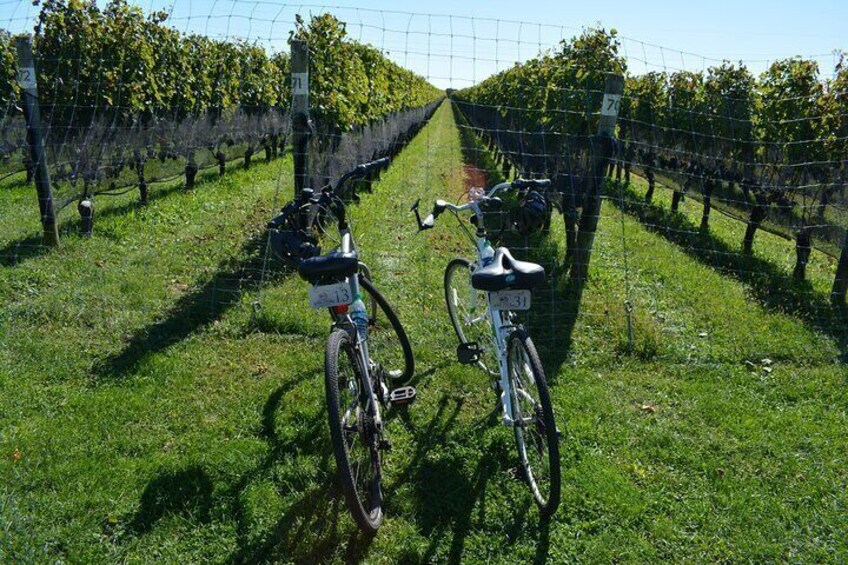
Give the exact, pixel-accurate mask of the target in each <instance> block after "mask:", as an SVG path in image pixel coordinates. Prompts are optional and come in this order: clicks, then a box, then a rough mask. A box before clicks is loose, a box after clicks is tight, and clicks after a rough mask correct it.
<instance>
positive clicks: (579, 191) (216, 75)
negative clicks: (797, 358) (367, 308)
mask: <svg viewBox="0 0 848 565" xmlns="http://www.w3.org/2000/svg"><path fill="white" fill-rule="evenodd" d="M0 26H2V27H5V28H8V31H3V32H2V33H0V45H2V52H1V53H0V55H2V61H3V69H2V72H0V79H2V82H0V108H2V114H0V178H2V180H0V187H2V188H1V189H2V190H12V189H13V188H12V187H15V188H14V189H15V190H20V187H21V186H23V185H30V183H33V182H34V180H36V179H34V177H35V175H36V172H35V169H36V168H35V164H34V162H33V157H32V152H31V147H30V144H28V143H27V135H26V131H27V126H26V119H25V117H24V115H23V112H22V111H21V99H22V96H24V94H23V91H22V89H21V86H20V84H23V83H22V82H21V81H22V80H24V79H23V78H22V75H21V74H20V73H19V71H20V69H19V68H18V65H17V62H16V61H17V58H18V54H17V52H16V48H15V39H14V38H13V35H12V34H16V33H20V32H28V33H34V37H33V47H34V52H35V57H36V62H37V64H36V76H35V80H34V84H35V86H37V91H38V98H37V99H38V103H39V105H40V108H41V124H40V126H41V128H42V129H43V131H44V146H45V150H46V161H47V165H48V171H49V176H50V183H51V185H52V193H53V207H54V209H55V210H56V212H57V214H58V217H59V222H60V224H61V225H62V226H63V229H64V230H66V231H68V232H73V231H74V230H77V229H78V226H77V224H76V218H75V212H74V211H73V210H72V208H73V207H72V206H71V205H73V204H76V205H77V206H76V207H77V208H78V209H79V210H80V213H81V214H82V213H83V210H82V208H83V206H82V203H84V202H87V203H88V204H87V205H89V206H90V205H92V203H94V205H95V207H96V208H100V206H101V205H100V204H98V203H99V202H103V201H104V200H103V199H104V197H105V196H107V195H117V196H121V197H123V198H136V199H137V200H139V202H140V203H141V204H144V203H147V202H148V201H149V200H150V197H149V192H150V191H151V190H153V191H155V190H157V189H156V188H155V186H162V187H165V186H170V185H179V186H182V187H185V188H192V187H193V186H195V184H196V181H195V178H196V176H197V175H198V173H199V172H200V171H203V170H204V169H207V168H209V169H212V170H213V171H212V172H214V171H217V172H218V174H219V175H225V174H226V172H227V170H228V169H230V168H232V167H233V165H231V163H233V162H235V161H239V162H240V163H241V164H242V165H243V168H249V167H250V166H251V165H252V163H253V162H255V161H260V160H266V161H272V160H275V159H277V158H278V157H281V156H283V155H284V154H286V153H287V152H289V153H291V152H293V153H294V165H293V167H294V171H293V172H290V169H288V168H286V167H287V166H283V165H279V167H280V168H279V180H278V181H277V189H276V191H275V195H274V197H273V198H272V199H271V200H270V201H269V202H268V210H267V217H266V218H259V219H258V220H257V218H251V220H252V221H254V222H256V225H257V228H258V230H259V231H258V232H257V233H256V234H254V235H253V236H252V237H253V239H252V240H251V241H253V243H254V244H256V245H258V246H259V247H258V249H259V251H258V252H257V253H259V254H260V255H262V260H261V261H260V263H257V264H255V265H252V266H250V268H249V269H248V270H250V269H255V271H256V272H255V273H254V274H252V275H250V277H253V278H258V279H261V280H265V279H268V278H269V277H270V273H271V271H272V270H274V269H277V268H279V265H278V264H277V262H276V261H277V260H276V259H275V258H274V256H273V255H274V254H273V253H271V252H270V251H269V250H268V249H266V248H265V246H264V244H263V239H264V238H265V237H266V235H265V234H264V233H262V232H261V228H262V226H263V225H264V222H265V221H267V220H269V219H270V218H271V217H272V216H273V210H274V209H279V208H281V207H282V206H283V205H284V204H285V203H286V202H287V201H289V200H290V199H291V198H292V197H293V196H294V193H295V190H294V187H293V186H291V185H290V184H287V183H288V182H289V180H288V178H287V177H290V176H291V175H297V174H303V175H304V177H305V180H304V186H306V187H309V188H312V189H314V190H319V189H320V188H321V187H322V186H325V185H326V184H328V183H332V182H334V181H336V180H338V178H339V177H340V176H341V175H342V174H343V173H344V172H345V171H348V170H350V169H351V168H352V167H354V166H355V165H357V164H358V163H361V162H365V161H371V160H374V159H378V158H381V157H386V156H388V157H392V158H395V157H397V156H398V155H400V154H402V152H403V150H404V148H405V147H408V145H409V143H410V142H411V141H412V140H414V139H415V138H416V136H429V135H431V134H427V133H425V128H426V127H427V124H429V123H430V122H431V121H432V118H433V116H434V113H435V112H437V109H438V108H439V107H440V105H443V106H445V107H449V108H450V121H451V122H452V123H454V124H455V127H457V128H458V135H459V139H460V141H459V143H460V146H461V149H462V155H461V157H459V159H460V161H461V165H462V169H461V171H462V172H461V175H462V176H463V177H464V179H463V181H462V184H463V190H464V192H460V193H457V194H449V193H446V194H445V195H444V196H445V198H449V199H454V200H456V199H462V198H468V195H469V189H472V188H475V187H478V186H482V185H485V186H492V185H493V184H494V183H495V182H496V181H498V180H502V179H512V178H516V177H524V178H549V179H551V181H552V187H551V189H549V190H547V191H544V192H540V191H533V190H531V191H529V192H523V193H521V194H511V195H504V200H505V204H504V206H505V210H506V211H505V212H503V213H502V217H501V218H500V220H499V222H500V224H501V225H500V227H498V228H497V229H492V230H489V235H490V238H491V239H492V241H493V243H494V244H495V245H507V246H509V247H510V248H512V250H513V252H514V254H516V255H518V256H520V257H521V258H524V259H528V260H533V261H536V262H538V263H540V264H542V265H543V266H544V267H545V269H546V272H547V276H548V279H547V280H548V284H547V286H546V288H545V289H541V290H539V291H537V292H536V294H535V295H534V300H535V302H534V304H535V306H534V308H533V309H532V310H531V311H530V313H529V314H527V316H528V319H529V320H530V324H531V327H532V328H533V330H534V334H535V335H534V337H535V339H536V340H537V342H538V343H539V344H540V346H541V347H542V348H543V349H544V351H545V355H546V356H547V357H548V358H549V359H554V360H556V361H559V362H562V361H564V360H565V359H566V358H567V355H568V352H569V351H570V350H571V348H572V347H573V346H574V344H575V343H576V344H578V345H579V346H580V347H583V348H590V347H591V345H590V344H591V342H592V341H591V339H590V338H589V337H588V336H594V338H593V339H596V338H599V337H600V338H602V340H603V341H604V342H605V343H607V344H612V345H611V351H612V352H614V353H616V354H633V353H634V352H641V353H640V354H641V355H644V356H646V357H650V356H652V355H660V354H668V355H672V356H679V357H680V358H681V359H685V360H689V361H691V360H693V359H696V358H700V359H701V360H702V361H708V360H709V359H710V358H711V357H710V352H709V347H708V346H707V347H702V345H703V344H702V343H701V342H702V341H704V340H703V338H699V337H698V336H700V335H701V334H707V335H708V334H709V332H710V331H711V330H710V329H709V328H708V327H707V326H709V327H713V326H716V325H719V326H720V325H721V321H720V320H717V319H713V320H707V319H706V318H704V317H698V316H694V317H690V318H689V319H687V320H680V319H677V320H674V319H673V318H675V316H677V314H678V312H677V311H675V308H678V307H683V306H681V305H677V306H670V305H669V304H668V301H669V300H672V297H673V296H677V295H678V289H676V288H675V290H673V291H669V290H667V286H666V285H668V284H670V283H668V282H667V281H658V280H656V278H655V274H654V273H652V270H651V267H650V262H651V261H653V259H649V258H650V257H651V256H666V257H668V256H670V254H671V255H674V254H676V253H678V252H680V253H682V255H681V256H688V257H690V258H694V259H695V260H696V261H697V262H698V263H699V264H701V265H702V266H705V267H707V268H709V269H711V270H712V271H715V272H718V273H720V274H721V276H723V277H730V278H732V279H734V280H737V281H741V283H742V284H743V285H744V287H745V288H746V289H748V290H747V292H748V295H747V296H746V299H747V300H751V301H752V302H754V303H756V304H758V306H757V307H762V306H765V307H767V308H774V309H778V310H780V311H785V312H788V313H789V314H790V315H793V316H797V317H800V318H801V319H803V320H804V321H805V322H808V323H809V324H810V326H811V327H812V328H813V329H814V331H816V332H821V333H824V334H826V335H828V336H830V338H831V339H832V341H833V343H834V352H836V353H837V354H838V353H839V352H840V351H841V350H842V349H844V343H845V337H844V336H845V331H846V324H845V315H844V303H845V292H846V286H848V272H846V271H847V270H848V251H846V249H848V238H847V237H848V236H846V222H848V212H846V209H847V208H848V201H846V198H848V194H846V180H848V179H846V171H848V157H846V154H848V149H847V148H848V110H846V109H848V94H846V92H848V90H846V89H847V88H848V68H846V67H845V65H844V61H843V58H842V55H841V54H839V53H836V54H827V55H818V56H812V57H807V58H802V57H797V58H791V59H782V60H775V61H749V62H744V61H742V62H737V63H731V62H727V61H718V60H712V59H709V58H707V57H701V56H697V55H694V54H690V53H685V52H680V51H675V50H671V49H666V48H663V47H661V46H657V45H654V44H651V43H646V42H642V41H638V40H635V39H630V38H625V37H621V36H620V35H618V34H617V33H616V32H615V31H613V30H606V29H602V28H594V29H573V28H569V27H566V26H555V25H541V24H533V23H527V22H519V21H511V20H496V19H486V18H470V17H457V16H451V15H437V14H415V13H405V12H394V11H380V10H367V9H354V8H345V7H326V6H318V5H315V6H310V5H302V4H299V5H290V4H284V3H281V2H275V1H271V2H258V1H256V2H254V1H249V0H238V1H236V0H227V1H222V2H216V3H215V4H214V5H211V6H198V5H197V4H192V3H190V2H175V3H173V5H169V6H168V7H167V9H165V8H163V9H158V8H156V3H153V5H152V6H151V7H149V8H148V7H146V6H145V7H139V6H136V5H133V4H127V3H123V2H110V3H108V4H107V5H105V6H103V7H100V6H98V5H97V4H96V3H89V2H82V3H65V2H44V3H41V4H40V5H24V4H21V5H15V6H14V7H13V9H11V10H7V14H6V15H5V16H4V17H3V18H0ZM292 39H294V40H298V41H301V42H303V43H304V44H306V46H307V49H308V55H309V57H308V58H309V62H308V67H307V68H306V69H301V70H300V71H299V70H297V69H293V68H292V60H291V58H290V56H289V51H290V49H291V40H292ZM299 72H306V77H307V79H306V80H308V85H309V86H308V89H307V91H306V94H307V95H308V99H309V102H308V103H309V106H308V108H307V113H305V114H304V115H303V116H301V115H300V114H293V112H292V106H291V100H292V96H293V95H296V94H297V92H296V90H297V87H295V90H293V87H292V84H294V83H293V82H292V79H293V77H297V76H300V75H299V74H298V73H299ZM610 75H621V76H623V77H625V78H624V90H623V95H617V94H615V95H610V93H609V92H605V81H606V80H607V78H608V77H609V76H610ZM607 104H609V106H608V107H605V105H607ZM604 115H607V116H612V117H613V118H612V119H613V120H616V119H617V123H616V125H615V126H614V139H608V136H605V135H603V134H602V133H601V132H599V129H598V124H599V121H600V120H601V118H602V117H603V116H604ZM300 118H303V119H302V120H301V119H300ZM298 136H300V137H298ZM428 139H430V137H428ZM428 143H429V142H428ZM299 144H300V145H299ZM452 167H453V164H452V163H444V170H437V169H435V168H432V167H430V166H428V167H427V168H424V169H422V170H417V171H416V170H405V171H403V172H402V173H397V174H402V175H404V177H406V178H405V180H406V181H407V182H408V183H409V184H410V185H411V186H412V185H415V183H416V182H419V181H418V180H417V179H418V178H419V177H424V178H429V179H432V178H434V177H435V176H437V175H445V174H450V175H456V174H457V172H456V170H455V169H454V168H452ZM390 170H391V169H390ZM298 171H300V173H298ZM371 180H374V179H371ZM399 182H400V184H403V181H399ZM169 183H170V184H169ZM154 185H155V186H154ZM295 185H297V183H295ZM448 185H449V183H447V182H446V183H445V186H446V188H447V186H448ZM151 187H153V188H151ZM363 188H366V189H367V187H363ZM235 190H238V188H237V187H236V188H235ZM33 192H34V191H33ZM415 196H416V195H415V194H409V195H408V196H407V195H396V197H397V198H398V200H399V201H401V200H407V201H408V202H406V203H407V204H411V203H412V202H413V201H414V200H415ZM595 197H598V200H597V206H596V204H595V203H594V201H593V198H595ZM601 198H602V200H603V205H602V206H601V205H600V202H601V200H600V199H601ZM32 205H33V208H34V207H35V197H34V196H33V198H32ZM106 206H107V208H108V205H106ZM598 206H600V207H598ZM598 213H599V214H600V217H599V218H596V221H595V222H592V221H589V220H590V218H589V217H590V216H594V215H595V214H598ZM362 214H365V216H366V217H368V216H367V215H368V212H367V211H365V210H363V211H362ZM96 217H97V216H96V215H95V218H96ZM528 218H529V220H528ZM245 221H247V218H246V219H245ZM369 221H371V220H369ZM528 221H529V224H528ZM367 225H368V227H367V229H370V230H378V229H379V228H378V227H376V226H377V224H376V223H375V224H374V225H372V224H370V223H368V224H367ZM96 226H97V222H96V220H95V222H94V234H95V237H96V236H97V227H96ZM413 228H414V225H413V223H412V220H411V219H410V221H409V229H410V230H412V229H413ZM27 229H30V228H27ZM7 231H9V233H10V235H9V236H4V237H5V238H4V241H3V244H2V246H3V247H2V257H3V260H4V262H7V263H10V264H13V265H14V264H17V263H18V262H19V261H20V257H22V256H26V255H27V253H28V252H26V251H23V250H24V249H25V248H27V247H37V246H39V245H40V240H39V238H38V234H37V232H33V231H31V230H30V231H26V230H21V229H12V228H9V230H7ZM456 233H459V232H456ZM596 234H597V235H596ZM383 235H385V234H383ZM395 235H397V236H401V237H412V235H411V234H408V233H397V234H395ZM365 237H368V236H365ZM420 237H430V235H429V234H428V235H426V236H425V235H421V236H420ZM587 238H588V239H587ZM592 245H594V250H593V253H592V254H591V263H590V264H589V265H588V271H589V277H588V279H587V280H583V279H582V278H581V277H580V276H578V275H579V272H580V271H581V269H580V261H581V260H585V261H589V259H588V256H586V255H585V254H584V253H583V252H584V251H585V248H586V247H587V246H592ZM646 248H647V251H646ZM458 251H461V252H462V253H463V254H465V255H469V254H472V252H473V248H471V247H469V248H467V249H462V250H458ZM675 256H676V255H675ZM409 260H410V259H409V257H407V256H406V254H405V253H404V252H403V251H402V250H397V249H389V248H387V249H386V250H385V251H382V250H381V252H380V258H379V263H380V264H381V265H384V266H386V267H387V268H388V272H387V273H386V276H387V277H388V278H390V279H392V280H394V278H398V279H399V278H402V277H404V276H408V273H409V268H408V265H406V262H408V261H409ZM576 273H577V274H576ZM231 275H232V277H230V278H233V277H234V278H235V279H241V278H243V277H244V276H247V275H245V274H244V272H243V270H239V269H236V270H235V271H234V272H233V273H231ZM684 279H685V280H682V281H675V283H674V284H675V285H696V284H698V282H699V281H698V280H697V279H692V278H686V277H684ZM392 284H394V282H393V283H392ZM586 285H588V286H586ZM219 286H220V287H221V288H218V287H219ZM232 286H234V287H236V288H241V285H240V284H236V285H231V284H230V285H228V284H221V285H213V287H214V288H215V291H214V292H213V293H212V294H213V295H216V293H217V292H218V291H219V290H221V289H225V288H229V287H232ZM405 288H406V286H405V285H403V284H400V283H398V290H399V292H401V293H402V294H403V293H406V295H407V296H408V295H409V293H410V292H411V290H404V289H405ZM410 288H411V287H410ZM688 291H689V292H691V293H692V296H693V304H698V303H699V302H698V300H697V299H696V295H698V294H699V293H709V291H710V289H709V288H697V287H693V288H691V289H688ZM215 300H216V299H214V298H213V299H212V302H215ZM752 307H753V306H752ZM692 325H695V326H697V327H692ZM683 326H687V329H686V331H687V332H689V333H690V334H691V335H690V336H689V337H692V336H694V338H693V339H690V340H688V341H686V340H683V341H680V340H677V338H676V337H675V335H676V332H680V331H683V330H681V328H682V327H683ZM669 335H670V336H671V337H670V338H668V339H669V341H668V343H669V344H672V345H669V346H668V347H670V348H671V349H666V348H665V347H666V344H665V343H664V342H665V340H666V338H667V337H668V336H669ZM699 339H700V340H701V341H699ZM581 340H585V341H581ZM684 341H685V343H684ZM707 341H708V340H707ZM581 344H582V345H581ZM693 344H694V345H693ZM840 344H841V345H840ZM693 347H694V348H695V349H692V348H693ZM695 350H697V351H698V352H699V353H697V354H696V353H693V351H695ZM841 353H842V354H844V351H841ZM810 354H811V355H812V354H813V352H810ZM740 355H743V354H742V353H740ZM774 355H775V352H773V351H767V350H757V349H756V347H753V349H752V350H750V351H746V352H745V353H744V355H743V356H747V357H751V358H754V357H759V356H762V357H769V356H772V357H773V356H774Z"/></svg>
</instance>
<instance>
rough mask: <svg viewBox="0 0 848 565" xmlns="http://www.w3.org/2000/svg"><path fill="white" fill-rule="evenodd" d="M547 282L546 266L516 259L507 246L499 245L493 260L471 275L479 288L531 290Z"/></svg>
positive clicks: (472, 281) (472, 280)
mask: <svg viewBox="0 0 848 565" xmlns="http://www.w3.org/2000/svg"><path fill="white" fill-rule="evenodd" d="M544 282H545V268H544V267H542V266H541V265H537V264H536V263H528V262H526V261H519V260H517V259H515V258H514V257H513V256H512V254H511V253H510V252H509V249H507V248H506V247H498V248H497V249H496V250H495V256H494V257H493V258H492V262H491V263H490V264H489V265H487V266H485V267H483V268H482V269H479V270H477V271H475V272H474V274H472V275H471V286H473V287H474V288H476V289H477V290H487V291H490V292H491V291H496V290H504V289H507V288H509V289H515V290H531V289H533V288H535V287H537V286H540V285H542V284H544Z"/></svg>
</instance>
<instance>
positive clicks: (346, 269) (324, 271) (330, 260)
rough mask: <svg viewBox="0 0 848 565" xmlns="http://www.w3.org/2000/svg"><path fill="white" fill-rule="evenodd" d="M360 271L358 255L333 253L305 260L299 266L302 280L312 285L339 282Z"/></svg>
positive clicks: (298, 270)
mask: <svg viewBox="0 0 848 565" xmlns="http://www.w3.org/2000/svg"><path fill="white" fill-rule="evenodd" d="M358 270H359V259H358V258H357V256H356V253H342V252H341V251H333V252H331V253H328V254H326V255H319V256H318V257H310V258H309V259H304V260H303V261H301V262H300V263H298V266H297V272H298V274H299V275H300V276H301V278H303V279H305V280H307V281H309V282H310V283H312V284H318V283H322V282H338V281H340V280H342V279H344V278H345V277H349V276H351V275H354V274H356V272H357V271H358Z"/></svg>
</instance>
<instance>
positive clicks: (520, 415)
mask: <svg viewBox="0 0 848 565" xmlns="http://www.w3.org/2000/svg"><path fill="white" fill-rule="evenodd" d="M549 186H550V181H549V180H525V179H517V180H515V181H513V182H505V183H501V184H498V185H496V186H494V187H493V188H491V189H490V190H489V191H488V193H486V192H483V191H480V192H479V193H478V194H473V193H472V194H471V195H470V197H469V201H468V202H467V203H466V204H462V205H457V204H451V203H449V202H445V201H444V200H437V201H436V203H435V206H434V208H433V211H432V212H431V213H430V214H429V215H428V216H427V217H426V218H425V219H424V220H423V221H422V220H421V215H420V213H419V210H418V206H419V203H420V200H419V201H418V202H416V203H415V204H414V205H413V207H412V210H413V211H414V212H415V217H416V220H417V222H418V229H419V230H420V231H423V230H427V229H431V228H432V227H434V226H435V223H436V219H437V218H438V217H439V216H440V215H441V214H442V213H444V212H445V211H446V210H447V211H450V212H452V213H453V214H454V216H455V217H456V218H457V220H458V221H459V224H460V226H462V228H463V230H464V231H465V233H466V234H467V235H468V236H469V238H470V239H471V240H472V242H473V243H474V246H475V248H476V250H477V259H476V261H469V260H467V259H462V258H457V259H454V260H452V261H451V262H450V263H448V266H447V269H446V270H445V300H446V302H447V306H448V314H449V315H450V319H451V322H452V323H453V327H454V329H455V330H456V335H457V337H458V338H459V346H458V347H457V356H458V358H459V361H460V363H466V364H476V365H478V366H480V368H482V369H483V370H484V371H486V372H487V373H488V374H489V375H491V376H493V377H495V376H497V377H498V380H497V382H496V383H495V388H496V390H497V391H498V392H499V399H500V405H501V408H502V416H501V423H502V424H503V425H505V426H510V427H512V428H513V430H514V432H515V443H516V444H517V446H518V455H519V459H520V461H521V465H522V467H523V470H524V477H525V479H526V480H527V482H528V484H529V485H530V489H531V490H532V491H533V496H534V498H535V499H536V503H537V504H538V505H539V510H540V513H541V514H542V516H543V517H549V516H551V515H552V514H553V513H554V512H555V511H556V509H557V507H558V506H559V501H560V483H561V471H560V460H559V433H558V431H557V427H556V423H555V420H554V412H553V407H552V405H551V399H550V394H549V391H548V385H547V381H546V379H545V372H544V369H543V368H542V363H541V361H540V360H539V354H538V353H537V352H536V347H535V346H534V345H533V341H532V340H531V339H530V336H529V334H528V333H527V330H526V329H525V328H524V326H523V325H521V324H520V323H519V322H518V321H517V316H516V313H515V312H516V311H521V310H529V309H530V306H531V297H532V290H533V288H535V287H538V286H540V285H542V284H544V282H545V270H544V268H543V267H542V266H540V265H537V264H535V263H528V262H525V261H518V260H517V259H515V258H514V257H513V256H512V254H511V253H510V251H509V249H507V248H506V247H498V248H497V249H493V248H492V245H491V243H490V242H489V240H488V234H487V231H486V227H485V222H484V218H485V216H486V214H491V213H493V212H495V213H499V212H500V209H501V208H502V203H501V200H500V198H498V197H497V196H496V194H497V193H498V192H501V191H506V190H510V189H517V190H520V191H528V190H529V191H533V190H542V189H545V188H548V187H549ZM461 212H472V213H473V215H472V216H471V217H470V220H471V223H472V224H474V226H475V230H474V233H472V232H471V230H470V229H469V228H468V227H467V226H466V225H465V223H464V222H463V221H462V219H461V218H460V213H461Z"/></svg>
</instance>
